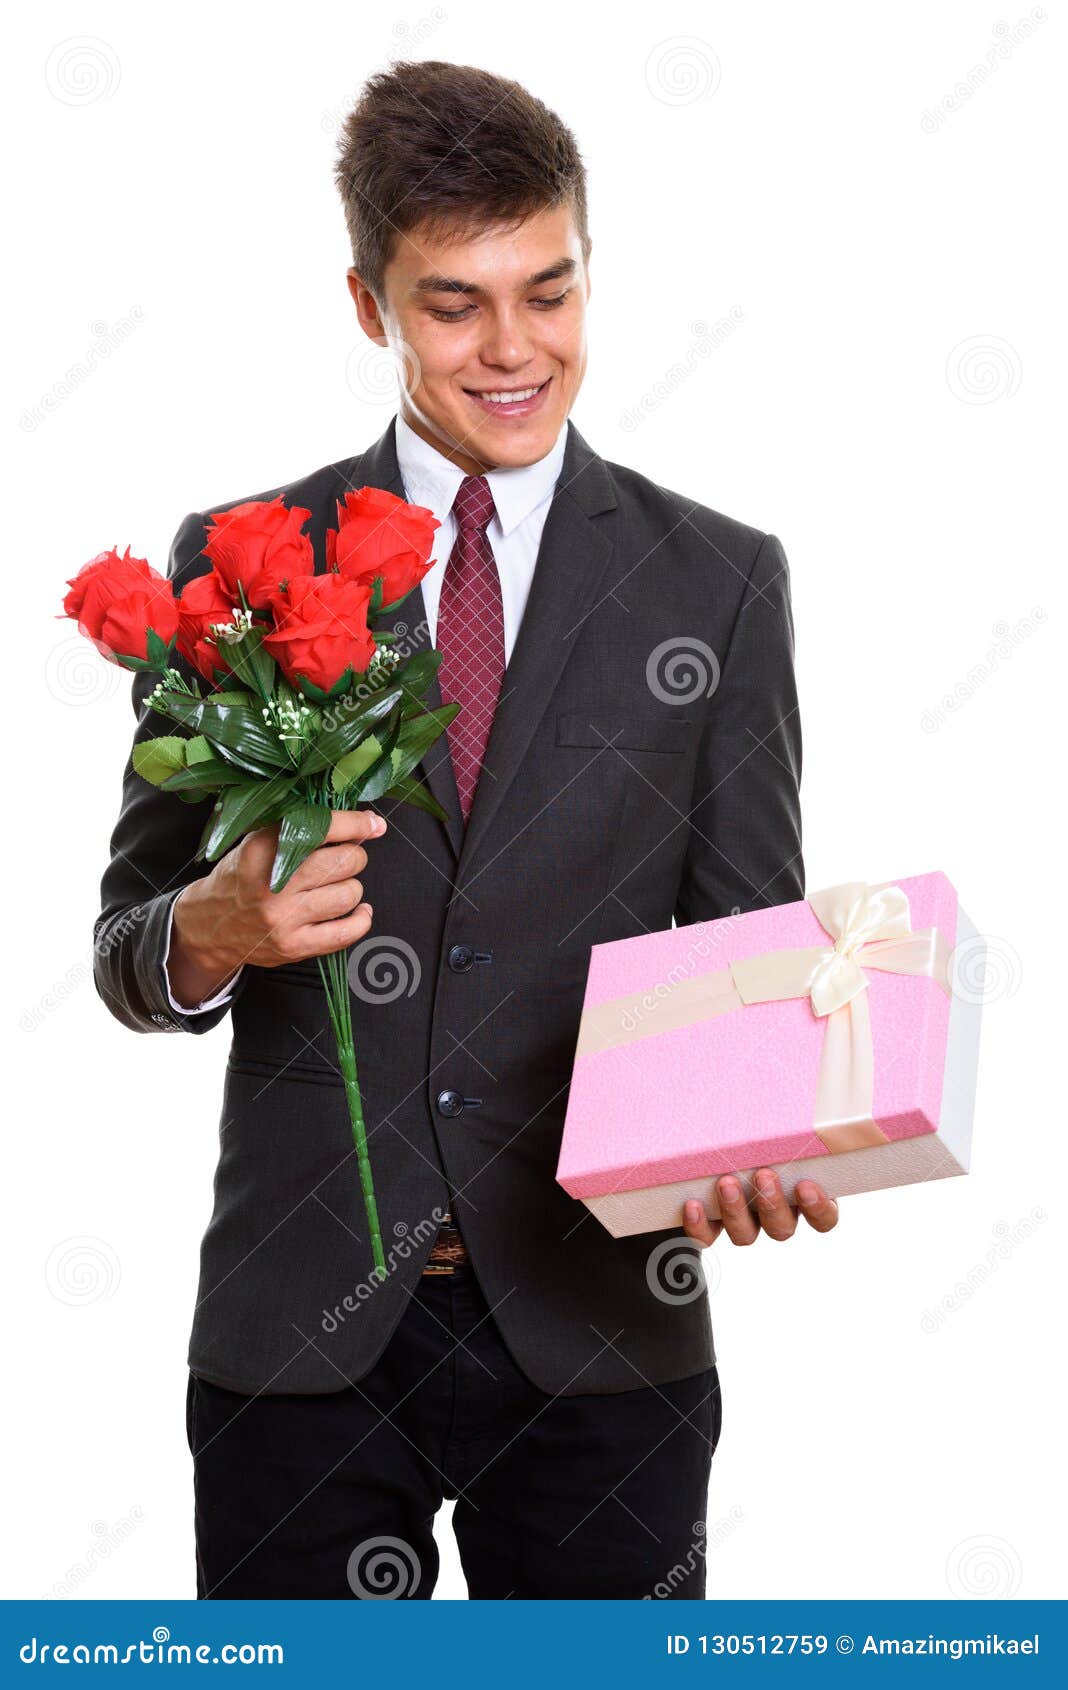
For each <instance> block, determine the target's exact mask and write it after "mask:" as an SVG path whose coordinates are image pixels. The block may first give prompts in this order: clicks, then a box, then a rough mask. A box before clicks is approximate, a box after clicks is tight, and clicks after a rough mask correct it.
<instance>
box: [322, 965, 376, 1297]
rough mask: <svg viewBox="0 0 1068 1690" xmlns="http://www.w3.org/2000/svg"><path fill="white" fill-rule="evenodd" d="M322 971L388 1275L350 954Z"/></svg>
mask: <svg viewBox="0 0 1068 1690" xmlns="http://www.w3.org/2000/svg"><path fill="white" fill-rule="evenodd" d="M318 961H319V975H320V978H321V979H322V982H323V990H324V991H325V992H326V1002H327V1008H328V1009H329V1011H330V1021H331V1024H332V1026H333V1029H334V1038H335V1041H336V1043H337V1057H338V1066H339V1067H340V1069H341V1076H342V1079H343V1080H344V1082H345V1097H346V1099H347V1101H348V1106H349V1120H350V1122H351V1123H352V1138H353V1143H354V1144H355V1146H356V1160H357V1164H358V1166H359V1170H360V1189H361V1190H362V1192H363V1207H364V1213H365V1214H366V1216H367V1225H368V1227H369V1228H370V1232H371V1253H372V1256H373V1257H374V1264H375V1277H376V1278H377V1279H385V1277H386V1257H385V1252H384V1250H383V1248H382V1230H381V1227H380V1226H379V1224H378V1205H377V1203H376V1202H375V1187H374V1180H373V1178H372V1175H371V1158H370V1156H369V1155H368V1153H367V1127H366V1124H365V1122H364V1118H363V1102H362V1099H361V1097H360V1083H359V1079H358V1077H357V1074H356V1047H355V1043H354V1041H353V1037H352V1000H351V996H350V993H349V979H348V967H347V956H346V953H345V952H344V951H335V952H334V953H333V954H332V955H331V956H328V957H320V958H319V959H318Z"/></svg>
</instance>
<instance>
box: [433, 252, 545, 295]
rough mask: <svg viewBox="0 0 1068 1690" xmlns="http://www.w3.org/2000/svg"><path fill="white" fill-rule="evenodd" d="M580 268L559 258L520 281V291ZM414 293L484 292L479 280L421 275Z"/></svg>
mask: <svg viewBox="0 0 1068 1690" xmlns="http://www.w3.org/2000/svg"><path fill="white" fill-rule="evenodd" d="M577 269H578V265H577V264H576V262H575V260H574V259H573V258H558V259H557V260H556V263H555V264H550V265H548V266H547V267H546V268H545V269H544V270H539V271H538V272H537V273H536V274H535V275H533V276H528V277H527V279H526V281H525V282H521V283H520V291H521V292H522V291H523V289H525V288H535V287H537V286H538V285H539V284H540V283H541V282H555V281H559V280H560V279H561V278H562V277H564V276H573V275H574V274H575V271H576V270H577ZM412 291H413V292H414V293H473V294H480V293H484V292H485V289H484V288H481V287H479V285H478V283H477V282H465V281H462V280H461V279H460V278H459V277H458V276H420V277H419V278H418V279H417V280H416V281H415V282H414V283H413V289H412Z"/></svg>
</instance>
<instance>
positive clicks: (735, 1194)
mask: <svg viewBox="0 0 1068 1690" xmlns="http://www.w3.org/2000/svg"><path fill="white" fill-rule="evenodd" d="M753 1186H754V1191H753V1203H754V1207H750V1204H749V1201H748V1199H747V1196H746V1193H745V1191H743V1189H742V1183H741V1181H740V1180H739V1179H736V1178H735V1176H734V1175H733V1174H724V1175H723V1176H722V1178H721V1179H718V1180H717V1181H716V1196H717V1197H718V1199H719V1212H720V1214H721V1215H722V1217H723V1218H722V1220H712V1219H711V1217H710V1216H709V1214H708V1211H707V1209H706V1208H705V1206H704V1204H703V1203H697V1202H692V1201H691V1202H689V1203H686V1204H684V1206H683V1226H684V1228H685V1230H686V1234H687V1236H688V1237H689V1238H692V1239H693V1241H694V1243H695V1244H699V1245H700V1246H701V1248H702V1249H705V1248H706V1247H707V1246H708V1245H709V1244H714V1243H715V1242H716V1239H717V1238H718V1237H719V1235H720V1233H721V1232H723V1231H724V1229H725V1230H726V1233H727V1236H728V1238H730V1239H731V1240H732V1241H733V1243H735V1244H754V1243H755V1242H756V1240H757V1238H759V1236H760V1234H761V1232H766V1233H767V1235H768V1237H769V1238H775V1239H780V1240H781V1239H784V1238H792V1237H793V1235H794V1232H795V1231H796V1229H797V1217H798V1215H799V1214H801V1215H804V1217H805V1219H806V1221H807V1222H808V1224H809V1226H811V1227H813V1228H814V1229H815V1231H816V1232H830V1230H831V1228H832V1227H834V1226H837V1225H838V1204H837V1203H836V1202H835V1200H834V1198H833V1197H828V1195H827V1193H826V1192H825V1191H824V1189H823V1187H822V1186H821V1185H817V1184H816V1182H815V1180H811V1179H802V1180H798V1182H797V1190H796V1192H795V1196H796V1198H797V1202H798V1207H797V1208H794V1207H793V1206H792V1205H791V1204H789V1203H788V1202H787V1201H786V1198H785V1196H784V1195H783V1189H782V1186H781V1184H780V1182H779V1176H778V1175H777V1174H776V1172H775V1170H774V1169H773V1168H758V1169H757V1170H756V1173H755V1174H754V1176H753Z"/></svg>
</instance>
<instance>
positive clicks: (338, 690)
mask: <svg viewBox="0 0 1068 1690" xmlns="http://www.w3.org/2000/svg"><path fill="white" fill-rule="evenodd" d="M355 678H356V674H355V671H354V669H353V667H352V664H351V663H350V664H349V666H348V668H347V669H346V670H345V673H344V674H343V675H341V676H339V678H338V679H337V680H336V681H335V682H334V684H333V686H332V687H331V688H330V691H329V692H324V691H323V689H322V687H317V686H316V685H315V682H314V681H309V679H308V677H307V675H302V674H300V673H299V672H298V674H297V679H298V681H299V682H300V690H301V692H302V693H303V694H304V696H305V698H307V699H309V700H310V701H311V703H312V704H330V703H333V702H334V701H335V700H336V699H340V698H343V697H344V695H345V693H347V692H348V690H349V688H350V687H351V686H352V683H353V681H354V680H355Z"/></svg>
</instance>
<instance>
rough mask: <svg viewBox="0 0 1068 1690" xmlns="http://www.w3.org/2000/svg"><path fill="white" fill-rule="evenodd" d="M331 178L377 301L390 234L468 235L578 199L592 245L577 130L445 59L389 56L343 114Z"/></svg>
mask: <svg viewBox="0 0 1068 1690" xmlns="http://www.w3.org/2000/svg"><path fill="white" fill-rule="evenodd" d="M334 174H335V180H336V182H337V186H338V191H339V192H340V194H341V198H342V201H343V202H344V207H345V221H346V223H347V224H348V231H349V239H350V241H351V243H352V262H353V266H354V268H355V269H356V271H357V272H358V273H359V275H360V276H361V277H362V279H363V281H364V283H365V284H366V286H367V287H369V288H370V290H371V292H372V293H373V294H374V296H375V298H376V300H378V302H379V303H380V304H381V303H382V301H383V297H384V290H383V282H384V277H385V270H386V265H387V264H388V263H389V260H390V257H391V256H392V253H393V249H394V243H395V242H396V240H397V239H398V238H399V237H400V236H402V235H404V234H406V233H407V232H408V231H409V230H410V229H414V228H416V227H418V226H419V225H425V226H426V229H427V234H428V237H429V238H431V239H437V240H440V239H442V238H447V237H448V236H449V235H455V236H456V238H457V239H470V238H472V237H473V236H476V235H478V234H479V233H481V232H482V230H484V229H486V228H488V227H489V226H490V225H491V224H495V223H505V224H512V225H515V224H518V223H520V222H522V221H523V219H524V218H525V217H528V216H530V215H531V214H532V213H533V212H536V211H541V210H545V209H547V208H549V207H551V206H555V205H558V204H561V203H564V202H570V204H571V207H572V211H573V215H574V218H575V225H576V228H577V229H578V233H579V238H580V240H581V243H582V252H583V258H584V259H585V258H588V257H589V251H590V238H589V230H588V226H587V208H586V171H585V167H584V166H583V163H582V158H581V155H580V153H579V150H578V146H577V145H576V142H575V137H574V135H572V133H571V131H570V129H568V128H567V127H566V125H565V124H563V123H561V121H560V119H559V118H558V117H557V116H556V113H555V112H552V111H550V110H549V108H548V107H547V106H546V105H543V103H542V102H541V100H538V99H535V97H534V95H533V94H529V93H528V92H527V90H526V89H525V88H524V87H522V86H521V84H520V83H518V82H512V81H511V80H509V79H508V78H507V77H503V76H495V75H494V74H493V72H492V71H488V70H479V69H477V68H476V67H475V66H474V65H453V64H448V63H446V62H445V61H444V60H442V59H424V60H421V61H419V60H413V61H410V62H404V63H399V64H394V65H391V67H390V68H389V70H387V71H381V72H379V74H378V75H376V76H372V77H371V78H370V79H369V80H368V82H367V83H366V84H365V85H364V88H363V90H362V92H361V94H360V98H359V101H358V103H357V104H356V106H355V107H354V108H353V110H352V111H351V112H350V113H349V115H348V117H347V118H346V119H345V122H344V124H343V125H342V130H341V139H340V142H339V145H338V154H337V164H336V168H335V173H334Z"/></svg>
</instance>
